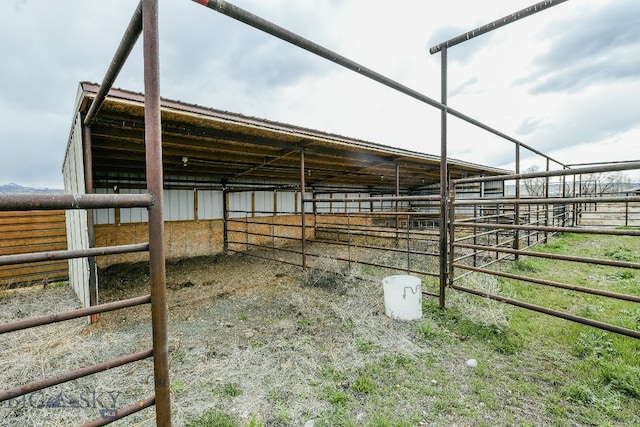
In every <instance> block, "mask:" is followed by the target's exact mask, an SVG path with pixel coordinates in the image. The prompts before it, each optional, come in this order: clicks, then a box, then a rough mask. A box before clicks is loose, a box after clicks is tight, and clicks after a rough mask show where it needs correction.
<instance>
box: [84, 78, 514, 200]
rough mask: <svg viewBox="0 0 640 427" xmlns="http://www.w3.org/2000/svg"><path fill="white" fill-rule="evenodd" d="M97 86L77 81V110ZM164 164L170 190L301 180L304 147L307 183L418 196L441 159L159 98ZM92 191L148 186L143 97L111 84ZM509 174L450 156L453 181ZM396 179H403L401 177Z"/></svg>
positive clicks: (94, 133) (94, 129)
mask: <svg viewBox="0 0 640 427" xmlns="http://www.w3.org/2000/svg"><path fill="white" fill-rule="evenodd" d="M98 89H99V86H98V85H97V84H93V83H87V82H83V83H80V88H79V94H78V100H77V104H76V105H77V111H76V115H77V116H79V117H82V115H84V114H86V112H87V111H88V110H89V107H90V105H91V103H92V101H93V99H94V98H95V96H96V93H97V90H98ZM162 139H163V168H164V175H165V179H166V181H167V187H179V186H180V185H184V186H186V187H189V186H191V187H193V186H198V185H202V186H224V187H226V188H234V187H238V188H242V187H243V186H244V187H246V186H251V185H255V186H257V185H264V183H265V182H270V183H282V184H283V185H286V183H299V182H300V173H301V162H300V152H301V151H304V170H305V185H306V186H307V187H309V188H317V189H326V190H327V191H331V190H336V191H337V190H340V189H345V188H360V189H367V191H369V192H380V193H385V192H395V190H396V187H397V186H399V187H400V193H401V194H413V193H416V192H421V191H424V190H425V189H429V188H434V186H435V187H437V186H438V185H439V181H440V157H439V156H435V155H429V154H423V153H418V152H414V151H409V150H404V149H399V148H394V147H389V146H384V145H380V144H375V143H372V142H367V141H362V140H358V139H353V138H348V137H344V136H340V135H335V134H330V133H325V132H320V131H317V130H312V129H307V128H302V127H298V126H294V125H289V124H284V123H279V122H273V121H268V120H263V119H257V118H254V117H247V116H244V115H240V114H235V113H230V112H226V111H220V110H216V109H212V108H206V107H201V106H198V105H193V104H187V103H183V102H179V101H173V100H169V99H163V100H162ZM90 145H91V159H92V161H91V163H92V165H91V166H92V167H91V169H90V170H91V171H92V175H93V176H92V182H93V185H94V187H95V188H99V187H112V186H114V185H117V184H118V182H120V181H121V180H122V179H123V177H126V179H127V182H129V184H132V183H133V184H135V182H136V180H138V181H139V185H140V186H141V187H143V186H144V179H145V178H144V177H145V160H144V158H145V157H144V95H143V94H140V93H135V92H130V91H126V90H121V89H112V90H111V91H110V92H109V95H108V97H107V99H106V100H105V102H104V104H103V105H102V107H101V109H100V111H99V112H98V114H97V115H96V117H95V119H94V121H93V123H92V125H91V144H90ZM506 172H507V171H505V170H502V169H497V168H492V167H487V166H482V165H478V164H473V163H468V162H462V161H458V160H450V161H449V173H450V176H451V178H454V179H455V178H461V177H465V176H480V175H484V176H487V175H499V174H504V173H506ZM398 176H399V179H397V178H398Z"/></svg>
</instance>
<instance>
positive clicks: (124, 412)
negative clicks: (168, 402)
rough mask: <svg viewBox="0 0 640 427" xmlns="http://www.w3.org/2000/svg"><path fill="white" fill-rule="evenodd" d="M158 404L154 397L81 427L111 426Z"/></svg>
mask: <svg viewBox="0 0 640 427" xmlns="http://www.w3.org/2000/svg"><path fill="white" fill-rule="evenodd" d="M155 403H156V397H155V396H152V397H149V398H147V399H144V400H140V401H138V402H136V403H134V404H133V405H129V406H127V407H125V408H122V409H118V410H117V411H116V413H115V414H114V415H109V416H108V417H100V418H96V419H95V420H93V421H89V422H88V423H86V424H83V425H82V426H81V427H100V426H106V425H107V424H111V423H112V422H114V421H117V420H120V419H122V418H124V417H128V416H129V415H132V414H135V413H136V412H139V411H142V410H143V409H146V408H149V407H151V406H153V405H155Z"/></svg>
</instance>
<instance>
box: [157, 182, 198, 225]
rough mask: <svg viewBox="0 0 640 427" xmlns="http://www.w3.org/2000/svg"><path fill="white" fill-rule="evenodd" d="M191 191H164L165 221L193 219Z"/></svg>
mask: <svg viewBox="0 0 640 427" xmlns="http://www.w3.org/2000/svg"><path fill="white" fill-rule="evenodd" d="M193 199H194V196H193V190H164V206H165V213H164V219H165V221H185V220H190V219H195V216H194V208H193Z"/></svg>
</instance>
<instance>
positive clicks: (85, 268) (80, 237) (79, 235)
mask: <svg viewBox="0 0 640 427" xmlns="http://www.w3.org/2000/svg"><path fill="white" fill-rule="evenodd" d="M81 121H82V119H81V117H80V114H79V113H78V114H76V117H75V122H74V124H73V127H72V131H71V137H70V141H69V145H68V146H67V155H66V156H65V161H64V165H63V167H62V172H63V175H64V189H65V192H66V193H70V194H84V193H85V184H84V162H83V153H82V126H81ZM66 224H67V247H68V248H69V249H71V250H74V249H88V248H89V235H88V233H87V212H86V211H84V210H78V209H76V210H67V211H66ZM69 283H70V284H71V287H72V288H73V290H74V291H75V293H76V295H77V296H78V298H79V299H80V302H81V303H82V305H83V306H84V307H89V261H88V260H87V258H76V259H70V260H69Z"/></svg>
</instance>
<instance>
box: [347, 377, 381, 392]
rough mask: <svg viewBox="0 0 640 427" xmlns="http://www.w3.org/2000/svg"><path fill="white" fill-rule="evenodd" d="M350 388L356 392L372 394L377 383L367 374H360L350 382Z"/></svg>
mask: <svg viewBox="0 0 640 427" xmlns="http://www.w3.org/2000/svg"><path fill="white" fill-rule="evenodd" d="M351 389H352V390H353V391H355V392H357V393H363V394H372V393H374V392H375V391H376V389H377V384H376V382H375V381H374V379H373V378H371V376H370V375H368V374H360V375H358V377H357V378H356V380H355V381H354V382H353V384H351Z"/></svg>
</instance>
